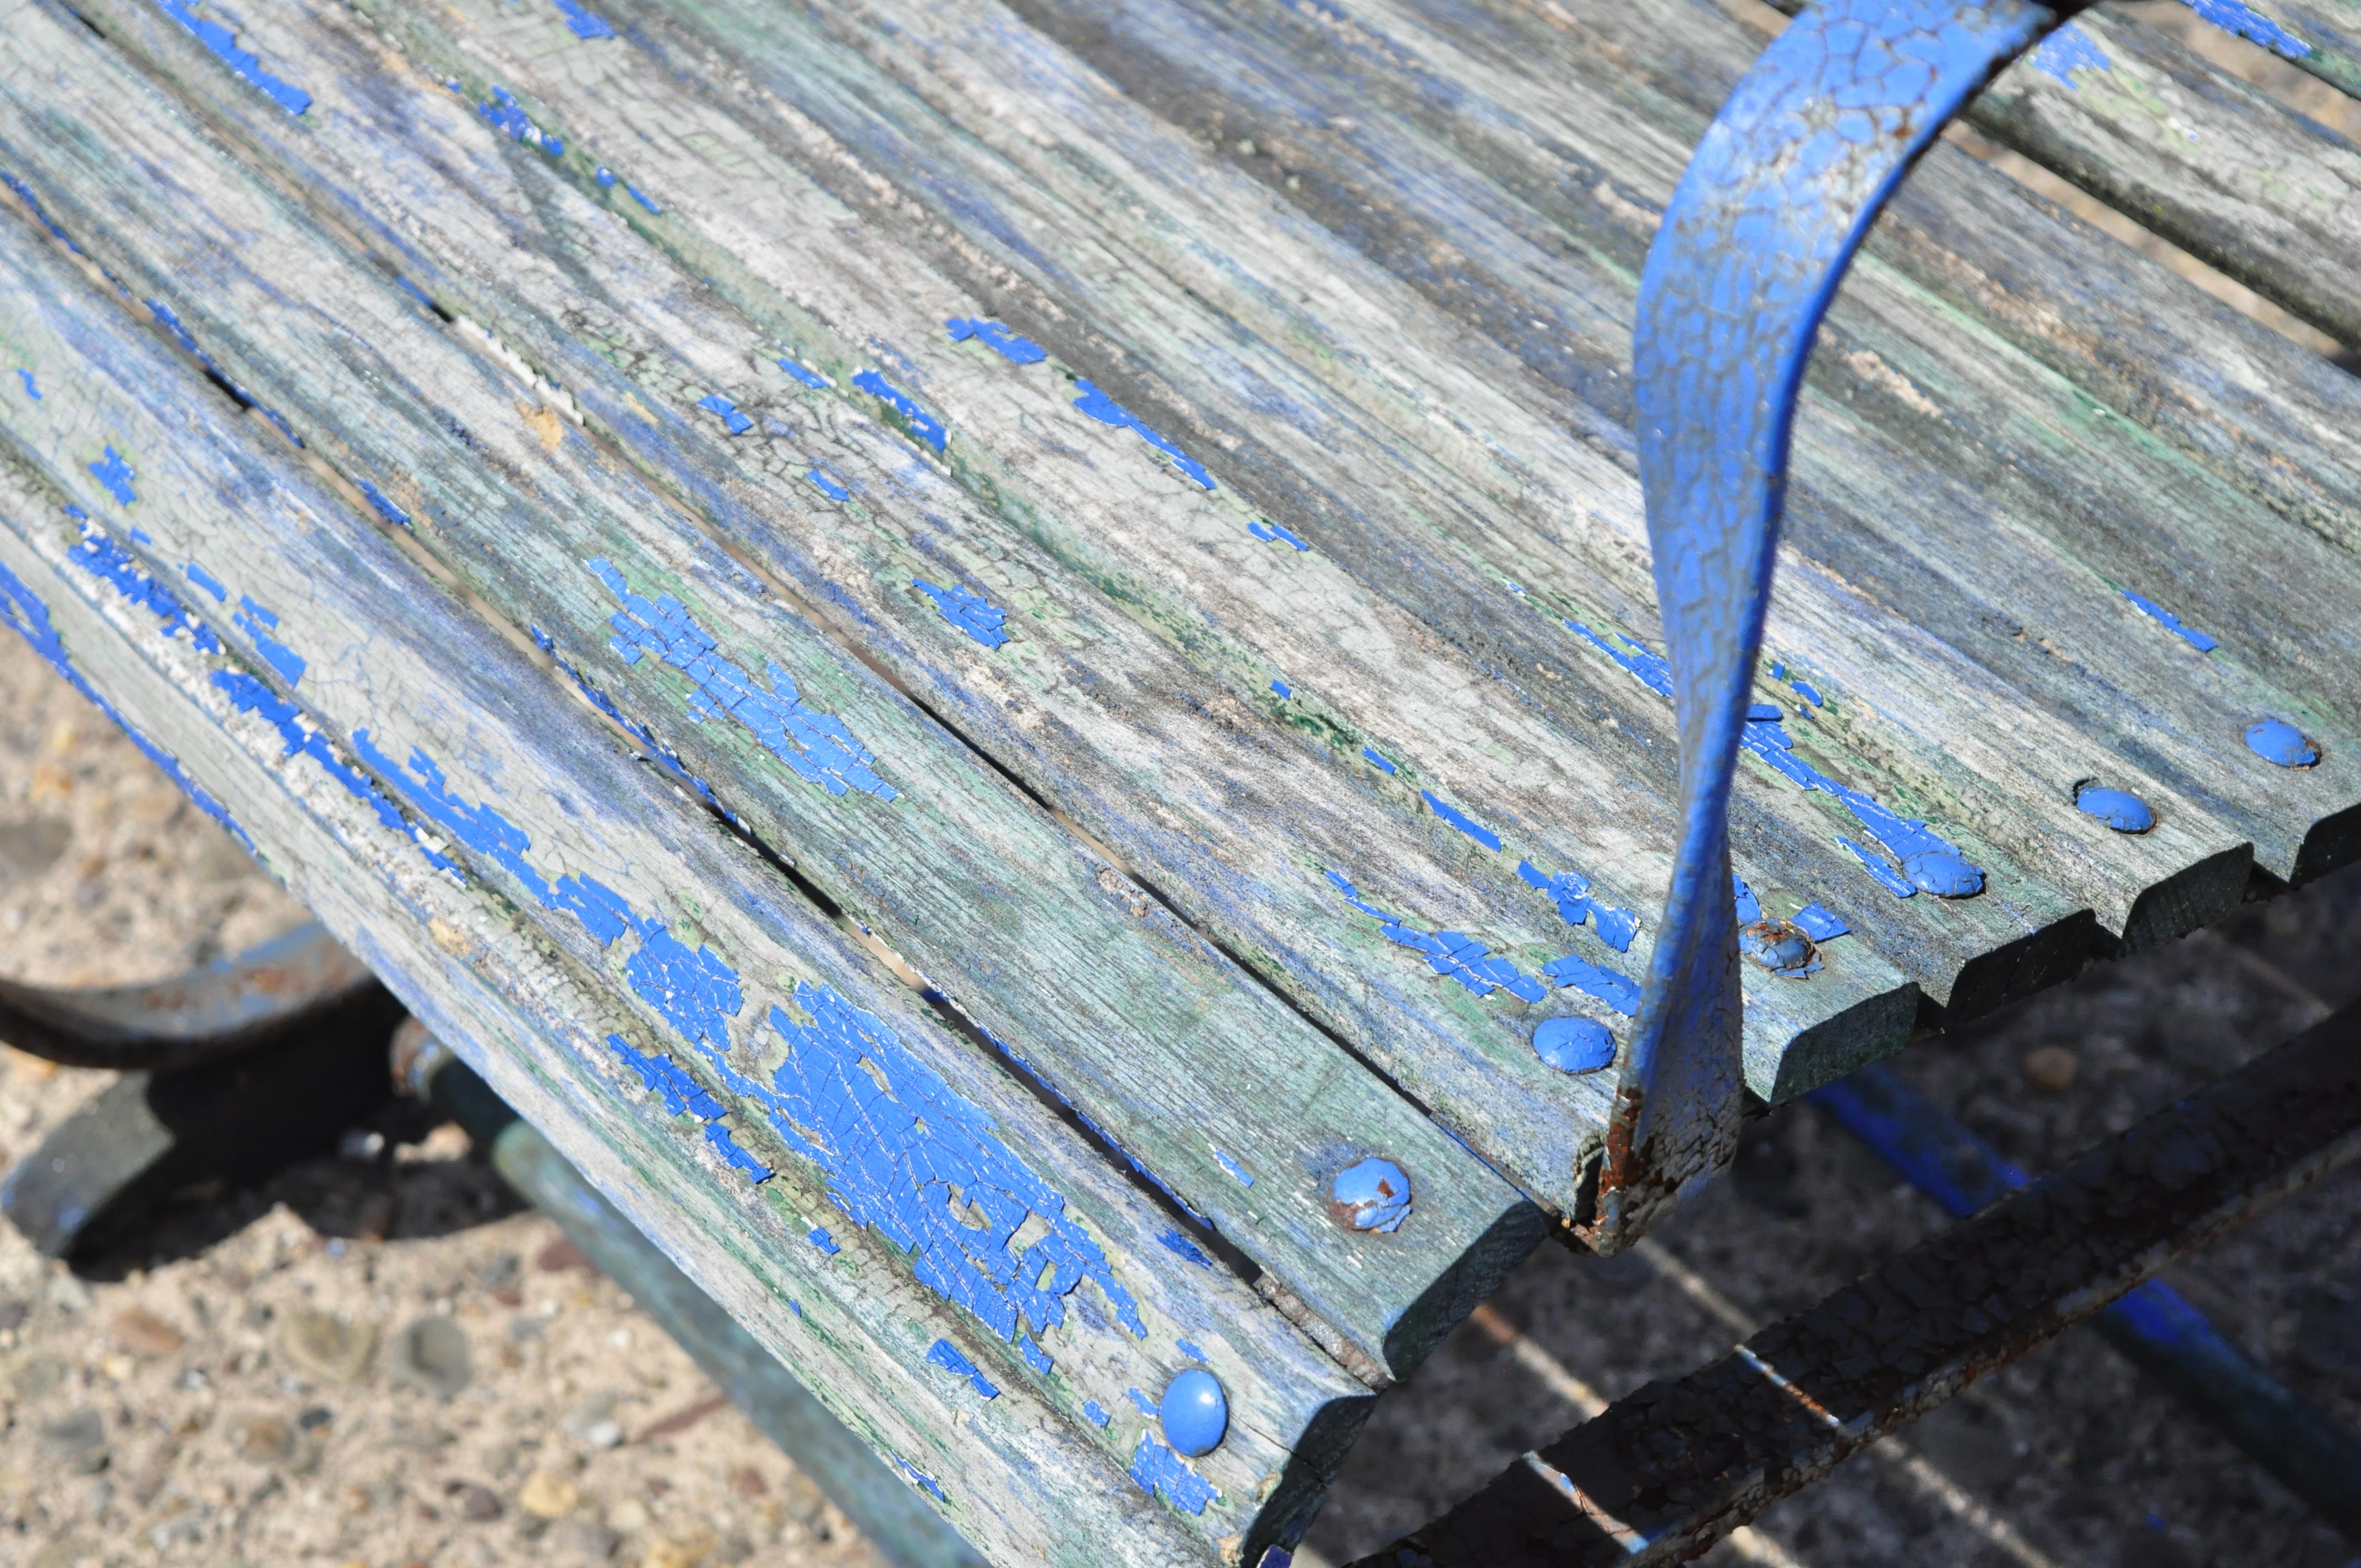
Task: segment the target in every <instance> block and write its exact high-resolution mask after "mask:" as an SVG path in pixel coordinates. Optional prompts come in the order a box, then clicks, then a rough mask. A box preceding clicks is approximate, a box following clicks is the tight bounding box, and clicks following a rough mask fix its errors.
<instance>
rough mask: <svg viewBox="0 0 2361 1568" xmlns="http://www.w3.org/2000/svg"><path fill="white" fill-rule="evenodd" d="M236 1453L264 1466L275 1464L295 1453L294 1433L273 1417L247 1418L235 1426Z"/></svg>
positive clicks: (284, 1423)
mask: <svg viewBox="0 0 2361 1568" xmlns="http://www.w3.org/2000/svg"><path fill="white" fill-rule="evenodd" d="M237 1451H238V1452H239V1453H242V1454H244V1455H245V1456H246V1457H247V1458H248V1459H251V1460H255V1461H257V1462H258V1463H260V1464H278V1463H279V1462H280V1460H283V1459H285V1458H286V1457H287V1456H288V1455H289V1454H291V1453H294V1452H295V1433H294V1432H293V1431H291V1429H290V1428H289V1427H288V1425H287V1423H286V1422H285V1421H282V1420H279V1419H278V1418H276V1417H274V1416H248V1417H247V1419H246V1420H242V1421H240V1422H239V1423H238V1424H237Z"/></svg>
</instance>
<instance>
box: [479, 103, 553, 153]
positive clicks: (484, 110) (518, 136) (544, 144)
mask: <svg viewBox="0 0 2361 1568" xmlns="http://www.w3.org/2000/svg"><path fill="white" fill-rule="evenodd" d="M476 113H477V115H478V116H479V117H480V118H481V119H482V120H483V122H484V123H485V124H486V125H488V126H491V127H492V128H493V129H494V130H496V131H498V132H500V134H501V135H502V136H504V137H508V138H509V140H511V141H521V142H529V143H531V144H532V145H533V146H534V147H537V148H541V150H542V151H544V152H545V153H547V154H548V155H549V156H550V157H552V158H555V157H557V156H558V155H559V154H561V153H563V152H564V151H565V150H566V144H565V143H564V142H563V141H561V140H559V139H558V138H557V137H554V136H551V135H550V134H548V133H547V132H545V131H544V130H543V129H542V128H541V127H540V126H536V125H534V124H533V121H532V120H531V119H530V118H528V117H527V116H526V115H525V112H524V110H523V109H522V107H521V106H520V105H519V104H518V103H517V101H516V94H515V93H511V92H510V91H509V90H508V89H507V88H505V87H495V88H493V89H492V95H491V96H490V97H489V98H487V99H485V100H484V101H483V102H482V103H480V104H477V105H476Z"/></svg>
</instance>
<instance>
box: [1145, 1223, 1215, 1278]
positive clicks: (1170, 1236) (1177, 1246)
mask: <svg viewBox="0 0 2361 1568" xmlns="http://www.w3.org/2000/svg"><path fill="white" fill-rule="evenodd" d="M1156 1239H1157V1240H1158V1241H1159V1242H1161V1243H1163V1244H1164V1250H1165V1251H1167V1252H1170V1253H1173V1254H1175V1255H1178V1256H1180V1257H1184V1258H1187V1259H1188V1260H1189V1261H1190V1262H1191V1263H1193V1264H1195V1265H1196V1266H1198V1267H1200V1268H1211V1267H1213V1259H1212V1258H1210V1257H1207V1256H1206V1255H1205V1254H1204V1251H1203V1249H1202V1248H1201V1247H1199V1246H1198V1245H1197V1244H1196V1243H1195V1242H1192V1241H1191V1240H1190V1239H1189V1238H1188V1237H1187V1236H1184V1235H1182V1234H1180V1232H1179V1231H1176V1230H1174V1229H1173V1228H1172V1227H1171V1226H1170V1225H1167V1226H1166V1227H1165V1228H1164V1234H1161V1235H1159V1236H1158V1237H1157V1238H1156Z"/></svg>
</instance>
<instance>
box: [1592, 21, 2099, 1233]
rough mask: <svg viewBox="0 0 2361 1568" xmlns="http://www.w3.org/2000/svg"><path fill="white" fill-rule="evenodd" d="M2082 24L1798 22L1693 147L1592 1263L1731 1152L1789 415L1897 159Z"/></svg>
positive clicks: (1641, 327) (1658, 478)
mask: <svg viewBox="0 0 2361 1568" xmlns="http://www.w3.org/2000/svg"><path fill="white" fill-rule="evenodd" d="M2080 8H2081V7H2080V6H2079V5H2075V4H2073V0H2065V3H2063V4H2060V5H2056V6H2052V5H2035V4H2028V3H2026V0H1987V3H1984V4H1960V3H1957V0H1822V3H1820V4H1817V5H1812V6H1810V7H1808V8H1807V9H1806V10H1805V12H1804V13H1803V14H1802V15H1801V16H1798V17H1797V18H1796V19H1795V22H1794V23H1793V24H1791V25H1790V26H1789V27H1788V28H1787V30H1786V31H1785V32H1784V33H1783V34H1781V35H1780V37H1779V38H1777V39H1776V40H1775V41H1774V42H1773V43H1772V45H1771V46H1770V47H1769V48H1768V49H1765V50H1764V51H1763V57H1762V59H1761V60H1758V61H1757V62H1756V63H1755V66H1754V69H1753V70H1752V71H1749V72H1748V73H1747V75H1746V77H1745V79H1744V80H1743V81H1741V82H1740V83H1739V84H1738V87H1737V90H1736V91H1735V92H1733V93H1731V94H1730V101H1729V102H1728V103H1727V104H1724V105H1723V106H1722V110H1721V113H1720V114H1719V115H1717V116H1716V117H1715V119H1714V123H1713V124H1712V126H1709V127H1708V129H1707V131H1706V135H1705V139H1704V141H1703V142H1702V143H1700V144H1699V146H1698V148H1697V154H1696V156H1695V157H1694V158H1693V159H1691V160H1690V162H1689V167H1688V170H1687V172H1686V174H1684V175H1683V176H1682V179H1681V183H1680V185H1679V188H1678V189H1677V190H1676V191H1675V192H1674V195H1673V200H1672V203H1671V205H1670V206H1669V207H1667V208H1666V210H1665V213H1664V222H1663V225H1662V226H1661V227H1660V228H1659V229H1658V230H1657V232H1656V238H1655V243H1654V244H1653V246H1652V247H1650V250H1649V253H1648V262H1647V267H1646V269H1645V271H1644V272H1643V273H1642V278H1641V283H1640V300H1639V321H1638V325H1637V328H1636V330H1635V332H1634V334H1633V342H1632V357H1633V375H1634V384H1635V392H1636V395H1637V402H1638V410H1639V444H1640V471H1641V478H1642V483H1643V484H1644V486H1645V488H1646V494H1647V507H1648V534H1649V539H1650V541H1651V543H1652V544H1653V548H1654V554H1655V578H1656V593H1657V598H1658V601H1659V603H1660V605H1661V607H1662V609H1663V614H1664V645H1665V655H1666V663H1667V664H1668V666H1669V668H1670V673H1671V675H1672V682H1673V687H1674V708H1675V716H1676V718H1677V719H1678V722H1679V726H1680V739H1681V760H1680V782H1681V814H1682V828H1681V841H1680V845H1679V848H1678V850H1677V851H1676V854H1675V861H1674V866H1673V878H1672V886H1671V888H1670V890H1669V892H1668V894H1667V896H1666V898H1665V907H1664V922H1663V925H1662V927H1660V929H1659V930H1658V932H1657V935H1656V946H1655V951H1654V954H1653V959H1652V960H1651V962H1650V965H1649V970H1648V978H1647V983H1646V985H1645V987H1644V989H1643V992H1642V1003H1641V1009H1640V1016H1639V1022H1638V1023H1637V1025H1635V1026H1634V1027H1633V1030H1632V1037H1631V1047H1630V1049H1628V1050H1627V1051H1626V1052H1625V1054H1624V1066H1623V1074H1622V1079H1621V1081H1620V1083H1619V1084H1618V1086H1617V1102H1616V1107H1615V1111H1614V1113H1613V1116H1612V1118H1611V1119H1610V1121H1609V1126H1608V1134H1607V1148H1606V1157H1605V1164H1604V1167H1603V1168H1602V1170H1601V1173H1600V1180H1599V1186H1598V1200H1597V1202H1596V1205H1595V1208H1594V1212H1593V1213H1592V1214H1591V1215H1590V1216H1589V1217H1588V1220H1587V1223H1586V1224H1585V1225H1584V1226H1583V1234H1584V1236H1585V1239H1587V1241H1589V1243H1590V1244H1591V1245H1593V1246H1594V1247H1596V1248H1598V1249H1599V1250H1602V1251H1612V1250H1615V1249H1616V1248H1618V1247H1620V1245H1622V1244H1623V1243H1624V1241H1625V1240H1626V1239H1628V1238H1629V1237H1630V1236H1632V1235H1635V1234H1638V1232H1639V1231H1640V1230H1641V1229H1642V1228H1644V1226H1645V1225H1646V1223H1647V1222H1648V1219H1649V1217H1650V1215H1651V1214H1652V1213H1653V1212H1655V1211H1656V1210H1658V1209H1659V1208H1661V1207H1663V1206H1664V1205H1665V1204H1667V1203H1669V1202H1671V1201H1674V1200H1675V1198H1676V1197H1677V1196H1678V1194H1679V1192H1680V1190H1681V1189H1682V1187H1683V1186H1684V1185H1685V1184H1686V1183H1688V1182H1691V1181H1694V1180H1697V1179H1702V1178H1703V1176H1704V1175H1705V1174H1706V1173H1708V1172H1709V1171H1711V1170H1714V1169H1716V1168H1719V1166H1721V1165H1722V1164H1724V1163H1726V1162H1727V1160H1728V1158H1729V1156H1730V1151H1731V1150H1732V1148H1733V1147H1734V1146H1735V1144H1736V1140H1737V1135H1738V1122H1739V1113H1740V1108H1741V1102H1742V1098H1743V1092H1742V1086H1743V1083H1744V1079H1743V1076H1742V1073H1741V1064H1740V1050H1739V1028H1740V999H1739V983H1738V944H1737V927H1736V925H1735V923H1734V921H1733V919H1732V912H1731V908H1730V895H1729V892H1728V890H1729V888H1730V828H1729V807H1730V781H1731V776H1732V774H1733V773H1734V771H1735V769H1736V767H1737V763H1738V754H1739V751H1740V749H1741V746H1742V744H1743V743H1744V739H1745V729H1746V725H1747V721H1748V717H1749V715H1750V713H1751V711H1752V708H1753V706H1754V704H1753V697H1752V688H1753V681H1754V670H1755V661H1756V656H1757V654H1758V652H1760V650H1761V647H1762V641H1763V617H1764V613H1765V610H1766V609H1767V607H1768V605H1769V603H1770V597H1771V576H1772V569H1773V551H1774V549H1775V547H1776V545H1777V543H1778V535H1779V522H1780V517H1781V513H1782V510H1783V508H1784V500H1785V492H1786V473H1787V455H1788V444H1789V438H1790V434H1791V432H1792V429H1793V425H1794V421H1795V398H1796V395H1797V392H1798V391H1799V389H1800V388H1801V385H1802V381H1803V374H1804V367H1805V364H1806V360H1807V359H1808V357H1809V356H1810V353H1811V347H1812V341H1813V338H1814V336H1815V335H1816V334H1817V332H1818V329H1819V323H1820V318H1821V317H1822V316H1823V315H1824V314H1825V313H1827V311H1828V302H1829V301H1830V299H1831V298H1832V297H1833V296H1834V295H1835V292H1836V289H1837V285H1838V283H1839V280H1841V279H1842V278H1843V276H1844V272H1845V269H1846V268H1847V266H1848V265H1849V264H1850V261H1851V258H1852V255H1853V252H1854V250H1855V249H1856V248H1857V247H1859V246H1860V244H1861V236H1863V235H1864V234H1866V233H1867V231H1868V228H1869V224H1870V221H1871V219H1872V218H1873V217H1874V216H1875V215H1876V213H1877V210H1878V209H1879V207H1881V206H1882V205H1883V203H1884V202H1885V200H1886V198H1887V197H1888V196H1890V195H1891V194H1892V193H1893V192H1894V189H1895V188H1896V186H1897V185H1898V184H1899V183H1900V181H1901V180H1902V177H1903V175H1904V173H1905V171H1906V170H1907V169H1908V168H1909V165H1910V162H1911V160H1912V159H1915V158H1916V157H1917V156H1918V154H1919V153H1921V152H1923V151H1924V150H1925V149H1926V148H1927V147H1928V146H1929V145H1930V144H1931V143H1932V141H1933V139H1934V137H1935V135H1936V133H1937V132H1938V130H1940V129H1941V128H1942V126H1943V124H1944V122H1945V121H1947V120H1949V118H1950V117H1951V116H1952V115H1955V114H1957V113H1958V112H1959V111H1960V109H1961V108H1962V107H1963V106H1964V105H1965V104H1966V103H1967V101H1968V99H1969V98H1970V97H1971V95H1973V93H1975V92H1976V90H1977V89H1979V88H1980V87H1982V85H1983V84H1984V83H1985V82H1987V81H1988V80H1990V79H1991V77H1992V75H1993V72H1994V71H1997V70H1998V69H1999V68H2000V67H2001V66H2003V65H2004V64H2006V63H2007V62H2008V61H2009V60H2013V59H2015V57H2016V56H2017V55H2018V54H2020V53H2022V52H2023V51H2024V50H2025V49H2028V48H2030V47H2031V46H2032V45H2033V44H2034V43H2036V42H2037V41H2038V40H2039V39H2040V38H2042V37H2043V36H2044V35H2045V34H2047V33H2048V32H2049V31H2050V30H2052V29H2053V28H2055V27H2057V26H2058V25H2059V23H2060V22H2061V21H2062V20H2064V19H2065V17H2066V16H2068V15H2069V14H2070V13H2071V12H2072V11H2074V10H2076V9H2080ZM1946 848H1948V847H1946ZM1953 858H1955V859H1956V858H1957V857H1956V854H1954V856H1953ZM1906 869H1907V868H1905V870H1906ZM1969 869H1970V870H1971V869H1972V868H1969ZM1944 881H1945V888H1944V890H1943V891H1947V892H1948V891H1952V890H1956V891H1958V892H1960V893H1971V892H1973V891H1974V887H1972V886H1970V885H1968V879H1967V878H1965V877H1964V876H1961V877H1951V878H1946V879H1944ZM1974 884H1975V886H1981V884H1982V878H1981V876H1978V877H1976V878H1975V879H1974ZM1905 885H1907V884H1906V883H1905Z"/></svg>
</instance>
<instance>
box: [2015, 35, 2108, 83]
mask: <svg viewBox="0 0 2361 1568" xmlns="http://www.w3.org/2000/svg"><path fill="white" fill-rule="evenodd" d="M2032 59H2033V69H2034V70H2036V71H2043V72H2046V73H2047V74H2048V75H2051V76H2054V77H2056V78H2058V80H2059V81H2060V82H2064V83H2066V85H2067V86H2069V87H2074V86H2075V82H2074V72H2076V71H2105V70H2107V69H2109V68H2110V67H2112V66H2113V65H2114V61H2113V60H2109V59H2108V58H2107V56H2106V51H2105V50H2103V49H2101V48H2100V47H2099V44H2098V40H2097V39H2095V38H2092V37H2091V35H2090V34H2088V33H2086V32H2084V31H2083V30H2082V29H2081V28H2080V27H2076V26H2075V25H2074V24H2073V23H2071V22H2069V23H2067V24H2066V25H2065V26H2064V27H2060V28H2059V29H2058V30H2057V31H2056V32H2054V33H2052V34H2050V35H2049V36H2048V38H2044V39H2042V40H2041V41H2040V42H2039V43H2038V44H2037V45H2035V46H2034V49H2033V56H2032ZM2075 91H2077V92H2080V91H2081V89H2080V88H2079V87H2076V88H2075Z"/></svg>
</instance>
